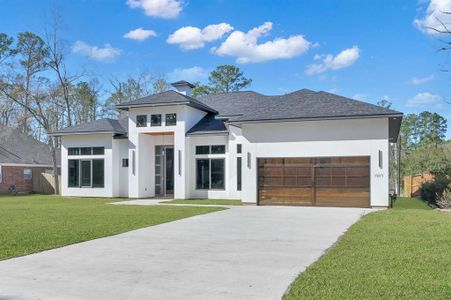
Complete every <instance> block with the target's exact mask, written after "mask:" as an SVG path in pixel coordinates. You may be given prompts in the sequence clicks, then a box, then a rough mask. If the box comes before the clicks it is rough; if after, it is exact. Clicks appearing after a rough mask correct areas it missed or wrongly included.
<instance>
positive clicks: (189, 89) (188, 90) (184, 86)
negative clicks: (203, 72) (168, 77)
mask: <svg viewBox="0 0 451 300" xmlns="http://www.w3.org/2000/svg"><path fill="white" fill-rule="evenodd" d="M171 85H172V86H173V87H174V88H175V89H176V90H177V92H179V93H180V94H183V95H186V96H191V95H192V93H193V89H194V87H195V86H194V84H192V83H189V82H188V81H185V80H180V81H176V82H173V83H171Z"/></svg>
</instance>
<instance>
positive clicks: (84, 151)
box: [80, 147, 92, 155]
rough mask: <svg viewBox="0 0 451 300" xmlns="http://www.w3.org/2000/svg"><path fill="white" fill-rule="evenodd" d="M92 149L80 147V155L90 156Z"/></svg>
mask: <svg viewBox="0 0 451 300" xmlns="http://www.w3.org/2000/svg"><path fill="white" fill-rule="evenodd" d="M91 154H92V148H91V147H82V148H80V155H91Z"/></svg>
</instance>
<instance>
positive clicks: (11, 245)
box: [0, 195, 223, 260]
mask: <svg viewBox="0 0 451 300" xmlns="http://www.w3.org/2000/svg"><path fill="white" fill-rule="evenodd" d="M112 201H115V200H112V199H100V198H93V199H88V198H62V197H59V196H41V195H30V196H0V260H1V259H7V258H11V257H15V256H21V255H26V254H30V253H34V252H39V251H42V250H47V249H52V248H57V247H62V246H65V245H69V244H73V243H78V242H82V241H87V240H92V239H96V238H100V237H104V236H109V235H114V234H118V233H123V232H126V231H130V230H134V229H138V228H142V227H147V226H152V225H157V224H161V223H165V222H171V221H174V220H178V219H183V218H187V217H191V216H195V215H199V214H205V213H210V212H214V211H218V210H222V209H223V208H218V207H188V206H185V207H181V206H173V207H169V206H125V205H123V206H122V205H121V206H119V205H108V204H107V203H109V202H112Z"/></svg>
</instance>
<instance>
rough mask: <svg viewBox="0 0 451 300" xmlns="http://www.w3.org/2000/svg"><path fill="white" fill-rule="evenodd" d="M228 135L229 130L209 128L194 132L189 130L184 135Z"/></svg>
mask: <svg viewBox="0 0 451 300" xmlns="http://www.w3.org/2000/svg"><path fill="white" fill-rule="evenodd" d="M205 134H207V135H229V132H228V131H227V130H221V131H219V130H211V131H196V132H189V133H187V134H186V135H187V136H191V135H205Z"/></svg>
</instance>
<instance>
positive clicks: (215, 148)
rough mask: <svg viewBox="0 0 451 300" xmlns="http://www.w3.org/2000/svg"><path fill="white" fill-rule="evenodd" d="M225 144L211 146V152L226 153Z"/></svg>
mask: <svg viewBox="0 0 451 300" xmlns="http://www.w3.org/2000/svg"><path fill="white" fill-rule="evenodd" d="M224 153H225V145H213V146H211V154H224Z"/></svg>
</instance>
